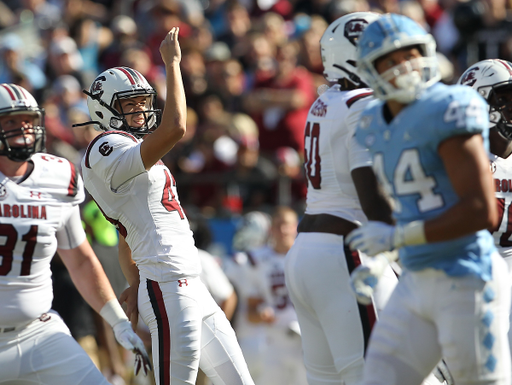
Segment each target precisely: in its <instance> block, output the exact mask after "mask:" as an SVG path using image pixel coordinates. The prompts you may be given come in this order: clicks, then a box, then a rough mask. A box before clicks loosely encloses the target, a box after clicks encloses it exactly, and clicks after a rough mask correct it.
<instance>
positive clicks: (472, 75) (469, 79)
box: [460, 67, 480, 87]
mask: <svg viewBox="0 0 512 385" xmlns="http://www.w3.org/2000/svg"><path fill="white" fill-rule="evenodd" d="M479 69H480V68H478V67H474V68H471V69H470V70H469V71H468V72H467V73H466V75H464V77H463V78H462V80H461V82H460V84H463V85H465V86H470V87H473V84H475V83H476V80H477V79H476V71H478V70H479Z"/></svg>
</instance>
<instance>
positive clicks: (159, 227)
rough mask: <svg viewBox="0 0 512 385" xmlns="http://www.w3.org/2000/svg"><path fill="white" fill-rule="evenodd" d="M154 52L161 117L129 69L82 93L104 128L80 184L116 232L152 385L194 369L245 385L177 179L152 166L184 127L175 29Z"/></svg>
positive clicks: (106, 75)
mask: <svg viewBox="0 0 512 385" xmlns="http://www.w3.org/2000/svg"><path fill="white" fill-rule="evenodd" d="M160 53H161V55H162V59H163V61H164V63H165V68H166V72H167V95H166V104H165V108H164V110H163V112H161V111H159V110H157V109H155V107H154V105H155V98H156V93H155V90H154V89H153V88H152V87H151V86H150V85H149V83H148V82H147V80H146V79H145V78H144V77H143V76H142V75H141V74H140V73H139V72H137V71H135V70H133V69H131V68H127V67H116V68H111V69H108V70H106V71H104V72H102V73H101V74H99V75H98V76H97V77H96V79H95V80H94V82H93V83H92V85H91V87H90V89H89V91H85V92H86V93H87V95H88V97H87V102H88V107H89V112H90V115H91V117H92V119H93V123H94V124H95V125H96V127H98V128H99V129H101V130H103V131H105V132H104V133H102V134H100V135H99V136H98V137H96V138H95V139H94V140H93V141H92V142H91V143H90V144H89V147H88V148H87V150H86V153H85V155H84V158H83V160H82V170H83V174H84V181H85V186H86V188H87V189H88V191H89V192H90V194H91V195H92V197H93V198H94V200H95V201H96V202H97V203H98V206H99V207H100V208H101V210H102V211H103V213H104V215H105V217H106V218H108V219H109V220H110V221H111V222H112V223H115V224H116V226H117V228H118V229H119V233H120V234H121V236H120V242H119V251H120V255H119V258H120V263H121V266H122V268H123V272H124V273H125V276H126V278H127V280H128V283H129V284H130V286H131V287H132V288H133V289H134V290H133V291H134V292H136V291H137V289H138V311H139V312H140V315H141V317H142V319H143V320H144V322H145V323H146V325H147V326H148V327H149V330H150V332H151V340H152V351H153V363H154V368H155V369H154V374H155V380H156V383H157V384H163V383H172V384H176V385H179V384H193V383H194V382H195V380H196V376H197V371H198V367H199V366H200V367H201V369H202V371H203V372H204V373H205V374H206V375H207V376H208V377H209V378H210V379H211V380H212V381H213V382H214V383H225V384H253V381H252V379H251V377H250V374H249V371H248V369H247V365H246V363H245V361H244V358H243V355H242V351H241V350H240V347H239V345H238V342H237V340H236V336H235V332H234V331H233V329H232V327H231V325H230V323H229V321H228V320H227V318H226V316H225V315H224V313H223V311H222V310H221V309H220V307H219V306H218V305H217V304H216V303H215V301H214V299H213V298H212V296H211V294H210V293H209V292H208V290H207V288H206V286H205V285H204V284H203V283H202V282H201V280H200V278H199V273H200V270H201V265H200V261H199V257H198V253H197V249H196V247H195V245H194V239H193V236H192V232H191V230H190V225H189V222H188V220H187V217H186V216H185V213H184V211H183V209H182V207H181V206H180V202H179V199H178V193H177V190H176V182H175V180H174V178H173V176H172V174H171V172H170V171H169V169H168V168H167V167H166V166H165V165H164V164H163V162H162V161H161V160H160V159H161V157H162V156H164V155H165V154H166V153H167V152H168V151H170V150H171V149H172V148H173V147H174V145H175V144H176V143H177V142H178V141H179V140H180V139H181V138H182V137H183V135H184V134H185V130H186V127H185V122H186V101H185V93H184V91H183V83H182V78H181V71H180V60H181V50H180V45H179V42H178V28H173V29H172V30H171V31H169V33H168V34H167V36H166V37H165V38H164V40H163V41H162V43H161V45H160ZM160 121H161V123H160ZM132 258H133V259H132ZM130 310H131V309H129V311H130ZM134 314H135V312H134Z"/></svg>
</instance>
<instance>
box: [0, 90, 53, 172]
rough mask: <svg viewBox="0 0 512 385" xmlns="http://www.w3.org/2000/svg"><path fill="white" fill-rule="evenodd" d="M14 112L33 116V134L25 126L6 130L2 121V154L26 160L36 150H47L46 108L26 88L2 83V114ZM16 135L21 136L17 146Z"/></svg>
mask: <svg viewBox="0 0 512 385" xmlns="http://www.w3.org/2000/svg"><path fill="white" fill-rule="evenodd" d="M14 114H28V115H32V116H33V121H32V127H31V128H29V130H30V131H31V132H30V134H31V135H29V133H27V132H26V130H27V128H24V127H20V128H18V129H14V130H9V131H5V130H4V127H2V125H1V123H0V156H7V157H8V158H9V159H10V160H13V161H15V162H24V161H26V160H28V159H30V157H31V156H32V155H33V154H35V153H36V152H43V151H45V140H46V130H45V127H44V109H42V108H40V107H39V105H38V104H37V102H36V100H35V99H34V97H33V96H32V95H31V94H30V92H28V91H27V90H26V89H25V88H23V87H21V86H18V85H16V84H7V83H3V84H0V116H2V117H3V116H5V115H14ZM15 137H19V138H20V139H17V140H16V146H14V145H13V142H14V140H13V138H15ZM9 142H11V144H10V143H9Z"/></svg>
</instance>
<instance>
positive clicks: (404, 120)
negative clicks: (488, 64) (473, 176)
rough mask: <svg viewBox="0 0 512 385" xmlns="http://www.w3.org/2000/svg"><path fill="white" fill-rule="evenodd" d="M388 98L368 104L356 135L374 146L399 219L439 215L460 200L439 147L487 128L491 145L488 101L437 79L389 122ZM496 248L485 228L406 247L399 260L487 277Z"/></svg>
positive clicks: (377, 168)
mask: <svg viewBox="0 0 512 385" xmlns="http://www.w3.org/2000/svg"><path fill="white" fill-rule="evenodd" d="M383 104H384V102H383V101H380V100H375V101H374V102H372V103H371V104H369V105H368V107H367V108H366V109H365V111H364V112H363V114H362V116H361V120H360V123H359V126H358V128H357V130H356V138H357V140H358V141H359V142H360V143H361V144H362V145H364V146H366V147H368V148H369V150H370V152H371V153H372V155H373V161H374V165H373V168H374V170H375V173H376V174H377V176H378V178H379V180H380V182H381V183H382V184H383V186H384V188H385V189H386V190H387V192H388V193H389V194H390V195H391V196H392V197H393V198H394V200H395V209H394V216H395V218H396V220H397V222H398V224H406V223H408V222H411V221H414V220H427V219H429V218H433V217H437V216H439V215H440V214H441V213H443V212H444V211H446V210H448V209H449V208H450V207H452V206H453V205H454V204H455V203H457V201H458V197H457V194H456V193H455V191H454V189H453V187H452V184H451V182H450V179H449V177H448V174H447V173H446V170H445V168H444V165H443V161H442V159H441V157H440V156H439V154H438V152H437V150H438V147H439V145H440V143H442V142H443V141H444V140H445V139H447V138H450V137H452V136H456V135H464V134H474V133H476V134H482V136H483V137H484V141H485V145H486V147H487V146H488V124H489V123H488V118H489V117H488V112H487V103H486V101H485V100H484V99H483V98H482V97H481V96H480V95H479V94H478V93H477V92H476V91H475V90H473V89H472V88H469V87H464V86H446V85H444V84H442V83H437V84H434V85H433V86H432V87H430V88H428V89H427V90H425V92H424V93H423V94H422V95H421V97H420V99H418V100H417V101H415V102H414V103H411V104H410V105H408V106H407V107H406V108H404V109H403V110H402V111H401V112H400V113H399V114H398V115H397V116H396V117H395V118H394V119H393V120H392V122H391V123H389V124H388V123H387V122H386V120H385V119H384V117H383ZM461 167H463V165H461ZM494 251H495V247H494V244H493V238H492V236H491V234H490V233H489V232H488V231H487V230H482V231H478V232H477V233H475V234H471V235H468V236H465V237H461V238H457V239H455V240H451V241H446V242H438V243H429V244H424V245H417V246H407V247H403V248H401V249H400V260H401V262H402V264H403V265H404V267H406V268H407V269H409V270H413V271H417V270H421V269H425V268H428V267H431V268H435V269H442V270H444V271H445V272H446V273H447V274H448V275H450V276H463V275H468V274H472V275H477V276H479V277H481V278H482V279H483V280H486V281H487V280H489V279H490V278H491V261H490V255H491V253H492V252H494Z"/></svg>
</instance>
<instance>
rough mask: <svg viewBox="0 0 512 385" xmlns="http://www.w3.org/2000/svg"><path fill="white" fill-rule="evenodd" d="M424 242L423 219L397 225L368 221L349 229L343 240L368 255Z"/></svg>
mask: <svg viewBox="0 0 512 385" xmlns="http://www.w3.org/2000/svg"><path fill="white" fill-rule="evenodd" d="M426 242H427V239H426V236H425V223H424V222H423V221H413V222H409V223H407V224H405V225H398V226H392V225H388V224H387V223H384V222H377V221H369V222H368V223H367V224H365V225H363V226H361V227H359V228H357V229H355V230H353V231H351V232H350V234H348V235H347V238H346V240H345V243H346V244H348V245H349V246H350V248H351V249H352V250H360V251H361V252H363V253H365V254H366V255H370V256H374V255H377V254H379V253H382V252H385V251H391V250H394V249H399V248H400V247H402V246H408V245H421V244H424V243H426Z"/></svg>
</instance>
